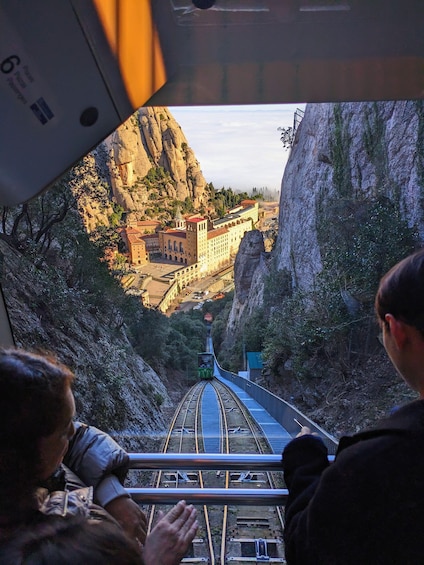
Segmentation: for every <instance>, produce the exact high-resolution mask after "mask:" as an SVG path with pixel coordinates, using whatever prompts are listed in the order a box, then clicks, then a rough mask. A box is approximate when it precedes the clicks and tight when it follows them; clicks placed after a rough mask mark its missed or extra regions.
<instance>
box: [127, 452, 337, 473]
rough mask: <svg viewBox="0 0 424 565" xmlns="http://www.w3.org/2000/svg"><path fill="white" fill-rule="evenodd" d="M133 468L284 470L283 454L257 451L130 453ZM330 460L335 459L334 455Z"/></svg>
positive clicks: (131, 467) (330, 456)
mask: <svg viewBox="0 0 424 565" xmlns="http://www.w3.org/2000/svg"><path fill="white" fill-rule="evenodd" d="M129 458H130V469H145V470H154V471H156V470H158V469H161V470H175V469H178V470H181V471H197V470H202V471H218V470H224V471H282V470H283V467H282V462H283V458H282V455H281V454H280V455H278V454H263V453H262V454H256V453H228V454H227V453H129ZM328 460H329V461H330V462H332V461H334V455H329V456H328Z"/></svg>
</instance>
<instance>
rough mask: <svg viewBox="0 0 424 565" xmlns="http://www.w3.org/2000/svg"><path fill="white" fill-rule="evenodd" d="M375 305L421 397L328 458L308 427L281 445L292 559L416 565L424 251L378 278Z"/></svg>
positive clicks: (420, 540) (423, 400)
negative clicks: (333, 460)
mask: <svg viewBox="0 0 424 565" xmlns="http://www.w3.org/2000/svg"><path fill="white" fill-rule="evenodd" d="M375 308H376V313H377V317H378V322H379V325H380V328H381V330H382V338H383V343H384V347H385V349H386V352H387V354H388V356H389V358H390V360H391V361H392V363H393V365H394V367H395V368H396V369H397V371H398V372H399V374H400V375H401V377H402V378H403V379H404V380H405V382H406V383H407V384H408V385H409V386H410V387H411V388H412V389H413V390H415V391H416V392H417V393H418V394H419V399H417V400H415V401H413V402H411V403H409V404H406V405H404V406H403V407H400V408H398V409H397V410H396V411H395V412H394V413H393V414H392V415H390V416H389V417H388V418H386V419H384V420H382V421H381V422H380V423H379V424H378V425H377V426H376V427H375V428H374V429H372V430H369V431H364V432H362V433H358V434H356V435H354V436H352V437H343V438H342V439H341V440H340V443H339V448H338V451H337V456H336V460H335V462H334V463H332V464H330V465H329V463H328V460H327V449H326V448H325V446H324V444H323V442H322V441H321V440H320V439H319V438H317V437H314V436H313V435H311V433H310V430H309V429H308V428H306V427H304V428H302V430H301V432H300V434H299V436H298V437H297V438H295V439H294V440H292V441H291V442H290V443H289V444H288V445H287V446H286V448H285V449H284V452H283V467H284V476H285V481H286V484H287V487H288V490H289V497H288V500H287V504H286V512H285V520H286V525H285V533H284V537H285V544H286V559H287V563H289V564H291V565H293V564H297V565H300V564H305V565H306V564H307V565H320V564H323V565H332V564H337V565H350V564H352V565H358V564H359V563H360V564H364V565H378V564H384V565H388V564H390V565H421V564H422V563H424V557H423V556H424V536H423V531H424V449H423V446H424V250H420V251H418V252H417V253H415V254H413V255H411V256H409V257H407V258H406V259H404V260H403V261H401V262H400V263H398V264H397V265H396V266H395V267H393V268H392V269H391V270H390V271H389V272H388V273H387V274H386V275H385V276H384V277H383V278H382V280H381V282H380V286H379V289H378V292H377V296H376V300H375ZM370 378H372V375H371V376H370Z"/></svg>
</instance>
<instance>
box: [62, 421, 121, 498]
mask: <svg viewBox="0 0 424 565" xmlns="http://www.w3.org/2000/svg"><path fill="white" fill-rule="evenodd" d="M128 462H129V457H128V454H127V453H126V451H125V450H124V449H122V448H121V447H120V446H119V445H118V444H117V443H116V441H115V440H113V439H112V438H111V437H110V436H109V435H108V434H106V433H105V432H102V431H101V430H99V429H97V428H95V427H94V426H87V425H86V424H82V423H80V422H75V435H74V436H73V438H72V439H71V441H70V442H69V448H68V451H67V453H66V455H65V457H64V460H63V463H64V465H65V466H66V467H69V469H71V471H72V472H73V473H74V474H75V475H77V477H78V478H79V479H80V480H81V482H82V483H83V484H84V485H86V486H92V487H93V490H94V502H95V503H97V504H99V505H100V506H103V507H104V506H106V505H107V504H108V503H109V502H111V501H112V500H114V499H115V498H118V497H119V496H129V495H128V494H127V492H126V490H125V488H124V486H123V483H124V480H125V477H126V475H127V471H128Z"/></svg>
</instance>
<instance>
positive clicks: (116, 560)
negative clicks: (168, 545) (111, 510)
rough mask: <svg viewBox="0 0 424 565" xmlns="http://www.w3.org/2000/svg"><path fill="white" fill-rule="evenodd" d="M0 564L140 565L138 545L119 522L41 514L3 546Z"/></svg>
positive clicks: (141, 562)
mask: <svg viewBox="0 0 424 565" xmlns="http://www.w3.org/2000/svg"><path fill="white" fill-rule="evenodd" d="M1 563H2V565H75V564H81V565H82V564H83V565H98V564H99V563H101V564H102V565H142V564H143V561H142V558H141V554H140V548H139V547H138V546H137V545H136V543H135V542H134V541H133V540H131V539H129V538H128V537H127V536H126V534H125V533H124V531H123V530H122V529H121V528H120V526H119V525H118V524H114V523H112V522H102V521H98V520H90V519H89V518H88V519H87V518H83V517H81V516H78V517H77V516H70V517H69V516H68V517H62V516H44V517H42V518H41V519H40V521H39V522H38V523H36V524H34V525H32V526H27V527H25V528H21V529H20V530H19V531H18V532H17V533H16V534H15V535H14V537H13V538H12V539H11V540H10V541H9V543H8V544H7V545H6V546H5V547H4V548H2V558H1Z"/></svg>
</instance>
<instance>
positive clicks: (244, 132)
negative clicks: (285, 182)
mask: <svg viewBox="0 0 424 565" xmlns="http://www.w3.org/2000/svg"><path fill="white" fill-rule="evenodd" d="M296 108H301V109H304V104H275V105H274V104H270V105H255V106H191V107H190V106H184V107H170V108H169V110H170V112H171V114H172V115H173V116H174V118H175V119H176V121H177V122H178V124H179V125H180V126H181V128H182V130H183V132H184V134H185V136H186V138H187V142H188V144H189V146H190V147H191V148H192V149H193V150H194V153H195V155H196V157H197V159H198V161H199V163H200V166H201V168H202V171H203V175H204V176H205V179H206V180H207V182H212V183H213V184H214V186H215V188H221V187H222V186H225V187H227V188H228V187H230V186H231V188H233V189H234V190H238V191H249V190H251V189H252V188H253V187H257V188H262V187H267V188H269V189H272V190H279V189H280V185H281V179H282V176H283V173H284V167H285V164H286V162H287V158H288V151H287V150H285V149H284V147H283V145H282V143H281V141H280V133H279V131H278V127H288V126H291V125H293V115H294V112H295V110H296Z"/></svg>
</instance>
